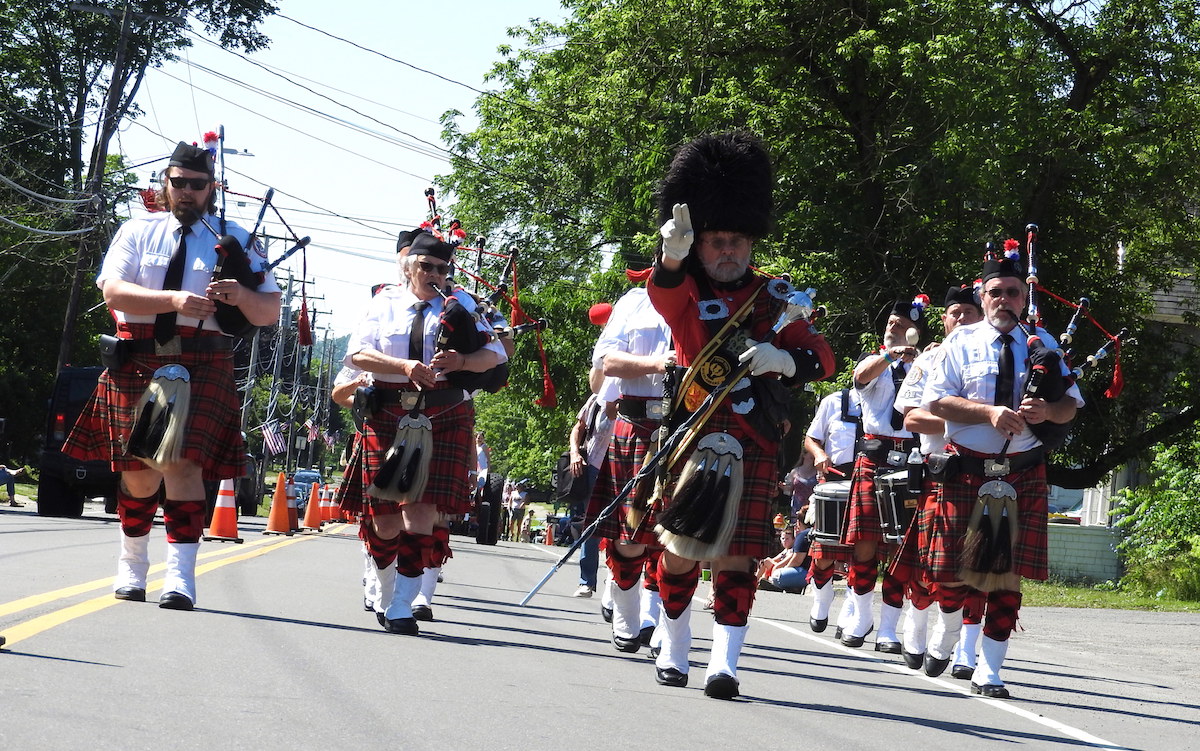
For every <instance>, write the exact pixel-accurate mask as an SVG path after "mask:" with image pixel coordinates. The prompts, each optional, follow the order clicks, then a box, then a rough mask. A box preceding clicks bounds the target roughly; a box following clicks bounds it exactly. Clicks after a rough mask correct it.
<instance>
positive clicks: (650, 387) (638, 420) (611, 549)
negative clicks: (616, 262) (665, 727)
mask: <svg viewBox="0 0 1200 751" xmlns="http://www.w3.org/2000/svg"><path fill="white" fill-rule="evenodd" d="M618 355H631V356H633V357H637V358H646V359H645V360H644V361H642V362H644V363H645V365H642V366H638V367H637V368H636V369H637V370H639V371H643V372H642V374H641V375H635V376H627V377H614V376H606V377H605V379H604V382H603V384H602V385H601V390H600V393H599V394H598V398H600V399H601V400H603V401H605V402H606V403H614V404H616V412H617V417H616V420H615V421H614V423H613V427H612V439H611V441H610V443H609V444H608V451H607V455H606V457H605V460H604V462H603V463H602V464H601V466H600V472H599V475H598V476H597V479H596V484H595V487H594V488H593V491H592V498H591V502H590V504H589V512H588V516H589V517H590V518H595V517H596V516H597V515H598V514H599V513H600V511H601V510H603V509H604V508H605V507H606V506H608V504H609V503H610V502H611V501H612V499H613V498H615V497H616V496H617V494H618V493H620V492H621V490H622V489H623V488H624V487H625V485H626V484H627V483H628V482H629V481H630V480H631V479H633V477H634V475H636V474H637V472H638V470H639V469H641V466H642V463H643V462H644V461H645V459H646V456H647V454H648V453H651V452H652V451H653V441H652V436H653V435H654V432H655V430H657V429H658V428H659V426H660V425H661V424H662V417H663V409H662V404H663V401H662V398H663V378H664V375H663V373H662V372H656V371H657V370H659V369H661V370H662V371H665V370H666V368H668V367H670V365H671V364H672V363H673V362H674V352H673V350H672V347H671V331H670V329H669V328H668V327H667V324H666V321H664V320H663V318H662V316H661V315H659V313H658V311H656V310H655V309H654V306H653V305H652V304H651V303H650V299H649V297H648V296H647V293H646V290H645V289H643V288H641V287H635V288H633V289H631V290H629V291H628V292H626V293H625V294H624V295H622V296H621V299H619V300H617V302H616V304H615V305H613V308H612V313H611V315H610V317H609V320H608V323H607V324H606V325H605V327H604V330H603V331H602V332H601V334H600V338H599V339H598V340H597V342H596V345H595V347H594V348H593V350H592V367H593V368H601V369H605V370H608V369H611V368H612V367H613V364H612V363H611V362H609V363H606V361H605V358H614V359H615V356H618ZM606 366H607V367H606ZM621 517H623V515H618V514H610V515H609V516H608V517H606V518H605V519H604V521H602V522H601V524H600V526H599V527H598V528H597V532H596V533H597V534H598V535H599V536H600V537H603V538H605V539H607V540H610V542H609V544H608V545H607V546H606V556H605V557H606V562H607V565H608V568H609V571H610V572H611V573H612V581H613V585H612V590H611V596H612V611H613V617H612V629H613V631H612V641H613V645H614V646H615V647H616V649H617V650H618V651H621V652H636V651H637V650H638V649H639V648H640V647H641V645H642V644H647V645H648V644H649V643H650V640H651V637H652V634H653V632H654V628H655V626H656V625H657V623H658V611H659V609H660V603H661V600H660V598H659V592H658V582H657V579H656V577H655V575H654V574H655V569H656V564H657V562H658V557H659V556H660V555H661V553H662V547H661V546H660V545H659V544H658V541H657V539H655V537H654V534H653V532H652V531H651V530H652V529H653V528H652V527H651V528H647V527H645V526H643V527H642V528H641V529H640V530H637V529H634V528H632V527H631V526H630V525H629V524H628V523H626V521H627V520H626V519H623V518H621ZM618 542H624V543H626V544H625V545H621V544H616V543H618ZM630 545H632V546H633V550H635V551H637V553H636V555H632V556H630V555H628V553H629V552H631V551H627V550H626V551H625V553H626V554H624V555H623V554H622V552H621V551H623V550H624V549H625V548H627V547H629V546H630ZM642 546H649V549H646V548H643V547H642ZM643 573H644V574H645V576H644V578H643ZM639 578H642V579H643V582H642V586H641V587H637V583H638V580H639Z"/></svg>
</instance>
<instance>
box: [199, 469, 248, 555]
mask: <svg viewBox="0 0 1200 751" xmlns="http://www.w3.org/2000/svg"><path fill="white" fill-rule="evenodd" d="M237 518H238V513H237V498H236V494H235V493H234V492H233V480H221V489H220V490H218V491H217V505H216V508H214V509H213V517H212V525H211V526H209V528H208V534H206V535H204V539H205V540H208V541H209V542H244V540H242V538H240V537H238V525H237Z"/></svg>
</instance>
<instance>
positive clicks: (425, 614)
mask: <svg viewBox="0 0 1200 751" xmlns="http://www.w3.org/2000/svg"><path fill="white" fill-rule="evenodd" d="M412 613H413V618H415V619H416V620H418V621H432V620H433V608H431V607H429V606H428V605H414V606H413V609H412Z"/></svg>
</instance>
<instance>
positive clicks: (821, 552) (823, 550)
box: [808, 538, 854, 563]
mask: <svg viewBox="0 0 1200 751" xmlns="http://www.w3.org/2000/svg"><path fill="white" fill-rule="evenodd" d="M809 539H812V546H811V547H810V549H809V551H808V552H809V554H810V555H812V557H813V560H814V561H834V562H835V563H839V562H840V563H854V548H853V547H851V546H850V545H842V544H841V543H836V542H822V541H821V540H817V539H815V538H809Z"/></svg>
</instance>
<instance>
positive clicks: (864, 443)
mask: <svg viewBox="0 0 1200 751" xmlns="http://www.w3.org/2000/svg"><path fill="white" fill-rule="evenodd" d="M919 445H920V439H918V438H901V437H899V436H873V435H865V436H863V437H862V438H859V439H858V442H857V443H855V445H854V449H855V452H856V453H857V454H859V455H860V456H865V457H867V458H868V459H870V460H871V461H872V462H874V463H875V464H880V465H883V464H886V465H888V466H892V467H899V466H901V465H903V464H904V463H905V462H906V461H907V460H908V454H909V452H911V451H912V449H913V447H914V446H919Z"/></svg>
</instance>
